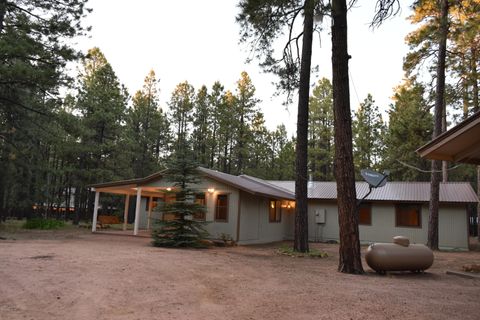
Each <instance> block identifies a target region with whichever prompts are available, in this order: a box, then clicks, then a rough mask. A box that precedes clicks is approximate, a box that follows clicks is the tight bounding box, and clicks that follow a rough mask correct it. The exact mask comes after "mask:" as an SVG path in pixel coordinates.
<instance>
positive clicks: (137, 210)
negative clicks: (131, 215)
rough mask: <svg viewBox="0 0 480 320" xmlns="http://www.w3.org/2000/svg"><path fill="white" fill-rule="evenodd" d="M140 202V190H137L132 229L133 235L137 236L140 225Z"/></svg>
mask: <svg viewBox="0 0 480 320" xmlns="http://www.w3.org/2000/svg"><path fill="white" fill-rule="evenodd" d="M141 201H142V188H140V187H138V188H137V203H136V205H135V224H134V227H133V235H134V236H136V235H137V234H138V225H139V224H140V205H141Z"/></svg>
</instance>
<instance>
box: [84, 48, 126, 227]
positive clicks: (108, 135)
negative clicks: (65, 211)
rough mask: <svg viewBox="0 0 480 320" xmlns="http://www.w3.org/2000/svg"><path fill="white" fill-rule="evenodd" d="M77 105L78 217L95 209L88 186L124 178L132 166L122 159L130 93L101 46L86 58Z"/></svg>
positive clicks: (92, 50)
mask: <svg viewBox="0 0 480 320" xmlns="http://www.w3.org/2000/svg"><path fill="white" fill-rule="evenodd" d="M76 99H77V101H76V104H75V108H76V111H77V112H79V113H80V124H81V126H80V132H79V141H80V143H79V148H78V150H77V151H78V152H79V154H78V155H77V157H78V165H77V170H76V172H75V175H76V181H77V183H78V184H77V185H76V186H75V188H76V195H75V201H76V203H75V208H76V212H77V215H76V218H75V220H76V221H78V219H79V218H80V217H86V212H87V211H88V212H92V211H93V210H87V209H92V208H91V207H92V205H93V199H92V197H91V194H89V193H88V190H87V187H86V186H87V185H88V184H92V183H95V182H104V181H112V180H118V179H125V178H127V177H128V176H129V174H130V171H129V169H130V168H129V165H130V163H128V164H127V163H125V162H123V161H121V159H122V158H120V157H121V155H122V154H123V152H122V150H123V146H122V144H121V143H120V142H121V139H122V137H123V136H124V134H123V130H124V127H123V125H122V123H123V122H124V120H125V114H126V104H127V94H126V92H125V89H124V88H123V87H122V86H121V85H120V82H119V80H118V78H117V76H116V75H115V72H114V71H113V69H112V66H111V65H110V64H109V63H108V61H107V59H106V58H105V56H104V55H103V53H102V52H101V51H100V49H99V48H93V49H90V50H89V51H88V54H87V55H86V57H85V58H84V60H83V73H82V74H81V78H80V88H79V93H78V96H77V98H76Z"/></svg>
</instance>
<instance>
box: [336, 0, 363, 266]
mask: <svg viewBox="0 0 480 320" xmlns="http://www.w3.org/2000/svg"><path fill="white" fill-rule="evenodd" d="M332 18H333V21H332V71H333V77H332V79H333V109H334V132H335V133H334V136H335V175H336V180H337V199H338V200H337V201H338V223H339V227H340V248H339V264H338V270H339V271H340V272H345V273H363V267H362V260H361V254H360V239H359V232H358V216H357V208H356V191H355V175H354V167H353V153H352V119H351V113H350V90H349V86H348V85H349V83H348V59H349V58H350V56H349V55H348V50H347V3H346V1H345V0H333V1H332Z"/></svg>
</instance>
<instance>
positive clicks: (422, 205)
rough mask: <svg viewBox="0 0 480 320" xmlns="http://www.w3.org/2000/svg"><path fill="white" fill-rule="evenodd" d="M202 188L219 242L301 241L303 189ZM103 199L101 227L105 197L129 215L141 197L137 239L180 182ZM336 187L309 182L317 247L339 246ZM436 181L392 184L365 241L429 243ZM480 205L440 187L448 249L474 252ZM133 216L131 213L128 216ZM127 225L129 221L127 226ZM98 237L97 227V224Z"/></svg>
mask: <svg viewBox="0 0 480 320" xmlns="http://www.w3.org/2000/svg"><path fill="white" fill-rule="evenodd" d="M199 171H200V173H201V175H202V179H201V183H199V185H198V186H196V189H197V190H199V191H200V193H199V194H198V196H197V198H196V201H199V202H201V203H204V204H205V205H206V207H207V212H206V214H205V216H199V217H197V218H198V219H202V220H205V221H207V222H208V224H207V226H206V229H207V231H209V233H210V234H211V236H212V237H220V236H221V235H222V234H223V235H228V236H230V237H232V239H234V240H236V241H237V242H238V243H239V244H256V243H268V242H274V241H281V240H288V239H293V235H294V234H293V232H294V211H295V210H294V208H295V201H294V199H295V195H294V190H295V183H294V181H266V180H262V179H259V178H255V177H251V176H247V175H240V176H234V175H230V174H226V173H221V172H218V171H215V170H210V169H205V168H199ZM92 187H93V190H94V191H95V192H96V193H95V207H94V216H93V220H94V222H95V221H97V213H98V207H99V197H100V194H101V193H114V194H123V195H125V196H126V197H125V202H126V205H125V208H128V207H129V205H128V203H129V201H130V198H131V197H135V201H136V206H135V223H134V231H133V233H134V234H135V235H136V234H138V231H139V229H147V230H148V229H149V228H151V227H152V225H151V221H152V220H153V219H154V218H161V217H159V216H156V215H158V213H155V211H154V210H153V207H154V206H155V203H158V202H159V201H160V202H161V201H169V199H168V197H169V194H168V191H169V190H170V188H172V183H171V182H168V181H166V179H164V178H163V175H162V172H159V173H155V174H153V175H150V176H148V177H146V178H141V179H132V180H124V181H117V182H110V183H101V184H96V185H93V186H92ZM356 188H357V196H358V198H361V197H362V196H363V195H364V194H366V193H367V191H368V185H367V184H366V183H363V182H357V185H356ZM336 192H337V189H336V183H335V182H309V186H308V199H309V200H308V201H309V203H308V215H309V217H308V219H309V227H308V232H309V239H310V240H311V241H327V240H338V238H339V228H338V212H337V204H336ZM429 195H430V184H429V183H428V182H389V183H387V184H386V186H385V187H383V188H378V189H375V190H374V191H372V193H371V194H370V195H369V196H368V197H367V198H366V199H365V200H364V202H363V203H362V204H361V206H360V210H359V221H360V226H359V228H360V240H361V242H363V243H369V242H374V241H390V240H391V238H392V236H395V235H404V236H407V237H409V238H410V240H411V241H412V242H417V243H426V241H427V225H428V199H429ZM477 201H478V199H477V197H476V195H475V193H474V192H473V190H472V188H471V186H470V184H468V183H445V184H442V185H441V187H440V230H439V237H440V238H439V239H440V247H442V248H448V249H464V250H467V249H468V223H467V210H466V205H467V204H469V203H476V202H477ZM124 214H125V218H126V217H127V214H128V212H127V210H125V212H124ZM125 221H126V219H125ZM92 231H93V232H95V231H96V223H93V224H92Z"/></svg>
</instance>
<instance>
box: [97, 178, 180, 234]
mask: <svg viewBox="0 0 480 320" xmlns="http://www.w3.org/2000/svg"><path fill="white" fill-rule="evenodd" d="M152 176H153V175H152ZM152 176H149V177H147V178H143V179H133V180H124V181H117V182H109V183H101V184H95V185H92V186H91V190H92V191H94V192H95V201H94V208H93V218H92V232H97V227H98V217H99V214H98V213H99V209H100V203H101V201H100V197H101V194H116V195H124V196H125V200H124V201H125V202H124V210H123V226H122V230H121V232H118V231H115V232H116V233H121V234H130V231H129V230H127V224H128V214H129V208H130V203H131V202H132V201H135V218H134V223H133V235H135V236H136V235H140V233H139V232H140V230H142V229H143V230H146V231H149V230H150V229H151V226H152V211H153V209H154V207H155V205H156V203H157V201H166V200H167V199H166V198H167V194H168V192H169V191H171V188H170V187H151V186H145V185H144V184H145V183H147V182H148V181H149V180H150V179H151V178H152ZM157 176H158V174H155V178H157ZM142 198H146V199H147V208H146V211H147V214H146V221H143V222H144V223H143V224H144V228H142V229H141V228H140V222H141V218H142V217H141V211H142V210H141V208H142ZM102 232H103V233H105V232H104V231H102ZM110 233H111V232H110Z"/></svg>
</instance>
